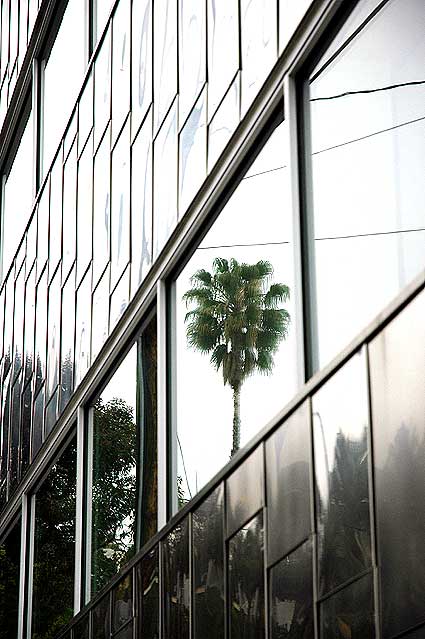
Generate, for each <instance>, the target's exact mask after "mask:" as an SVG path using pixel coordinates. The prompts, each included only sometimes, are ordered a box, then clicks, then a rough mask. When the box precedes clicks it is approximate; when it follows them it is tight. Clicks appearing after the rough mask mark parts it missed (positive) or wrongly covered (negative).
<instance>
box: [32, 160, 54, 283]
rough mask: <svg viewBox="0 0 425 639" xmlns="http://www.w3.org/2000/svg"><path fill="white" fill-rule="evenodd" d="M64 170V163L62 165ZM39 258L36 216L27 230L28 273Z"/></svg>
mask: <svg viewBox="0 0 425 639" xmlns="http://www.w3.org/2000/svg"><path fill="white" fill-rule="evenodd" d="M61 168H62V163H61ZM61 201H62V200H61ZM36 256H37V215H36V214H34V215H33V216H32V217H31V222H30V223H29V226H28V230H27V255H26V269H27V273H29V272H30V270H31V267H32V265H33V264H34V262H35V258H36Z"/></svg>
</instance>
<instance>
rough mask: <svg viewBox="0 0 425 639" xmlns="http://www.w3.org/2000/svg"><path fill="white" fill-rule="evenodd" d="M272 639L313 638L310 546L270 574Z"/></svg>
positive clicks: (272, 570)
mask: <svg viewBox="0 0 425 639" xmlns="http://www.w3.org/2000/svg"><path fill="white" fill-rule="evenodd" d="M270 609H271V639H283V638H285V639H301V638H303V637H314V624H313V557H312V548H311V542H310V541H308V542H307V543H305V544H303V545H302V546H301V547H300V548H298V549H297V550H295V551H294V552H293V553H291V554H290V555H288V556H287V557H285V559H283V560H282V561H280V562H279V563H278V564H276V565H275V566H273V568H272V569H271V571H270Z"/></svg>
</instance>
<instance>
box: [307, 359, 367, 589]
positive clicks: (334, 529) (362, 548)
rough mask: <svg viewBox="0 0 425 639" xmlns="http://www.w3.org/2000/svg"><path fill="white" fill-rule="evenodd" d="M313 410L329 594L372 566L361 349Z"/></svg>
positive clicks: (322, 570) (323, 568) (323, 575)
mask: <svg viewBox="0 0 425 639" xmlns="http://www.w3.org/2000/svg"><path fill="white" fill-rule="evenodd" d="M312 409H313V430H314V455H315V472H316V491H317V506H316V510H317V530H318V549H319V550H318V556H319V590H320V594H325V593H326V592H329V591H330V590H333V589H334V588H335V587H336V586H339V585H341V584H342V583H344V582H345V581H347V580H348V579H350V578H352V577H355V576H356V575H358V574H360V573H361V572H363V571H364V570H365V569H366V568H367V567H368V566H369V565H370V564H371V544H370V515H369V508H370V506H369V480H368V458H369V451H368V427H369V419H368V393H367V379H366V362H365V355H364V352H363V351H362V352H360V353H358V354H357V355H354V356H353V357H352V358H351V360H349V362H348V363H347V364H345V365H344V366H343V367H342V368H341V369H340V370H339V371H338V372H337V373H335V375H334V376H333V377H331V379H330V380H329V381H328V382H326V383H325V384H324V386H322V387H321V388H320V390H319V391H318V392H317V393H316V394H315V395H314V396H313V404H312ZM336 549H338V550H337V551H336Z"/></svg>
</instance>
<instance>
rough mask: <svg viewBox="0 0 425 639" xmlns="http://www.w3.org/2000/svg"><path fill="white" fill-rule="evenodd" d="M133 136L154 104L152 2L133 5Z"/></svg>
mask: <svg viewBox="0 0 425 639" xmlns="http://www.w3.org/2000/svg"><path fill="white" fill-rule="evenodd" d="M132 12H133V13H132V24H131V28H132V45H131V55H132V67H131V135H132V137H134V135H135V134H136V132H137V130H138V128H139V126H140V124H141V122H142V119H143V117H144V115H145V113H146V111H147V108H148V106H149V105H150V104H151V102H152V0H141V1H140V2H133V3H132Z"/></svg>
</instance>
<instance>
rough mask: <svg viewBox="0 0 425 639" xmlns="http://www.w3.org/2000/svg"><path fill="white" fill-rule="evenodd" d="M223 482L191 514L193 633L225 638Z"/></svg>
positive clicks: (204, 637) (205, 638) (217, 638)
mask: <svg viewBox="0 0 425 639" xmlns="http://www.w3.org/2000/svg"><path fill="white" fill-rule="evenodd" d="M223 492H224V491H223V485H222V484H221V485H220V486H219V487H218V488H216V490H215V491H214V492H213V493H212V494H211V495H210V496H209V497H207V499H206V500H205V501H204V502H203V503H202V505H201V506H200V507H199V508H197V509H196V510H195V511H194V513H193V519H192V530H193V579H194V584H193V620H194V621H193V623H194V636H196V637H197V636H199V637H203V639H222V638H223V637H224V625H225V621H224V534H223V518H224V512H223V501H224V499H223Z"/></svg>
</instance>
